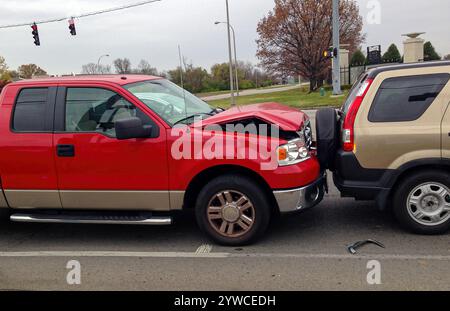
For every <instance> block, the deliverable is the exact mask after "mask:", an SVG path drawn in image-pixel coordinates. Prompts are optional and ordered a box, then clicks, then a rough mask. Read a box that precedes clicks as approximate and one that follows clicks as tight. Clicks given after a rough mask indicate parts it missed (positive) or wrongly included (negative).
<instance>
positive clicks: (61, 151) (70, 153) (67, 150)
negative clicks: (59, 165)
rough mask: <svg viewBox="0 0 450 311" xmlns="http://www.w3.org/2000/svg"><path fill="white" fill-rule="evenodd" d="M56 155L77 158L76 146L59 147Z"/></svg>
mask: <svg viewBox="0 0 450 311" xmlns="http://www.w3.org/2000/svg"><path fill="white" fill-rule="evenodd" d="M56 153H57V154H58V157H63V158H66V157H74V156H75V146H74V145H57V146H56Z"/></svg>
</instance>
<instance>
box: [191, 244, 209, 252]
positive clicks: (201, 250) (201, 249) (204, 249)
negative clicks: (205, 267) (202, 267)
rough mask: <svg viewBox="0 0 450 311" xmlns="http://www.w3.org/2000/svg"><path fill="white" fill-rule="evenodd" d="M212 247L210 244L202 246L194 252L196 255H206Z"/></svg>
mask: <svg viewBox="0 0 450 311" xmlns="http://www.w3.org/2000/svg"><path fill="white" fill-rule="evenodd" d="M212 248H213V247H212V245H210V244H202V245H200V246H199V247H198V248H197V250H196V251H195V253H196V254H208V253H211V251H212Z"/></svg>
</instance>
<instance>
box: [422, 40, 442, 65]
mask: <svg viewBox="0 0 450 311" xmlns="http://www.w3.org/2000/svg"><path fill="white" fill-rule="evenodd" d="M423 55H424V58H425V61H426V62H428V61H433V60H441V56H439V54H438V53H437V52H436V50H435V49H434V46H433V44H431V42H430V41H428V42H426V43H425V44H424V46H423Z"/></svg>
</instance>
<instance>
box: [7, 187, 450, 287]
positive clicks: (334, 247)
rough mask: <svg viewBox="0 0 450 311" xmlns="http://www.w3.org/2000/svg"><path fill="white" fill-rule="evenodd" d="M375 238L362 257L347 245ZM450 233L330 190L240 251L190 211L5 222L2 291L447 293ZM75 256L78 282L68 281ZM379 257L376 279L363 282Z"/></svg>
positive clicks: (280, 220) (274, 224) (363, 249)
mask: <svg viewBox="0 0 450 311" xmlns="http://www.w3.org/2000/svg"><path fill="white" fill-rule="evenodd" d="M368 238H371V239H377V240H379V241H380V242H382V243H384V244H385V246H386V248H385V249H382V248H378V247H377V246H372V245H368V246H366V247H364V248H361V249H360V253H359V254H358V255H350V254H349V253H348V252H347V249H346V246H347V245H348V244H351V243H353V242H355V241H358V240H363V239H368ZM449 242H450V234H447V235H442V236H417V235H412V234H409V233H406V232H404V231H402V230H401V229H399V228H398V226H397V224H396V222H395V221H394V220H393V219H392V217H391V215H390V214H389V213H381V212H379V211H378V210H377V209H376V207H375V206H374V205H373V204H372V203H367V202H355V201H354V200H352V199H342V198H340V197H339V195H338V193H337V191H336V189H334V188H333V189H332V193H331V194H329V195H328V196H327V197H326V198H325V200H324V201H323V202H322V203H321V204H320V205H319V206H317V207H316V208H314V209H311V210H308V211H305V212H303V213H300V214H295V215H287V216H284V217H282V218H281V219H279V220H277V221H275V222H274V223H273V224H272V226H271V228H270V230H269V232H268V233H267V235H266V236H265V238H264V239H262V240H261V241H259V243H257V244H255V245H252V246H248V247H243V248H227V247H220V246H216V245H213V244H211V243H210V242H209V241H208V240H207V239H206V238H205V237H204V236H203V235H202V234H200V232H199V231H198V229H197V227H196V225H195V221H194V217H193V215H192V213H185V214H181V215H179V216H178V217H177V218H176V223H175V224H174V225H173V226H170V227H134V226H105V225H102V226H99V225H62V224H61V225H56V224H12V223H8V222H4V223H1V225H0V289H2V290H12V289H20V290H56V289H63V290H450V273H449V271H450V243H449ZM70 260H77V261H78V262H79V263H80V265H81V284H80V285H68V283H67V274H68V272H69V269H67V268H66V265H67V263H68V262H69V261H70ZM370 260H378V262H379V263H380V266H381V269H380V271H381V283H382V284H380V285H369V284H368V282H367V273H368V272H369V269H367V263H368V262H369V261H370Z"/></svg>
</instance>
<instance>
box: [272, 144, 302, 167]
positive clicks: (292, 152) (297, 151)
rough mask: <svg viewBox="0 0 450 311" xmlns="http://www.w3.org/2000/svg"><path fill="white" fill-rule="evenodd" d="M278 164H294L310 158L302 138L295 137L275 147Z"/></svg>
mask: <svg viewBox="0 0 450 311" xmlns="http://www.w3.org/2000/svg"><path fill="white" fill-rule="evenodd" d="M277 155H278V164H279V165H280V166H287V165H294V164H297V163H300V162H303V161H306V160H308V159H309V158H310V154H309V150H308V148H307V147H306V145H305V142H304V141H303V139H295V140H291V141H290V142H288V143H287V144H286V145H282V146H280V147H278V149H277Z"/></svg>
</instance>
